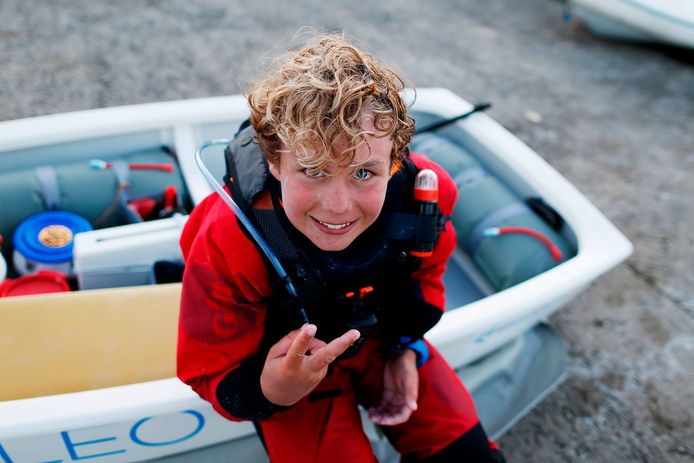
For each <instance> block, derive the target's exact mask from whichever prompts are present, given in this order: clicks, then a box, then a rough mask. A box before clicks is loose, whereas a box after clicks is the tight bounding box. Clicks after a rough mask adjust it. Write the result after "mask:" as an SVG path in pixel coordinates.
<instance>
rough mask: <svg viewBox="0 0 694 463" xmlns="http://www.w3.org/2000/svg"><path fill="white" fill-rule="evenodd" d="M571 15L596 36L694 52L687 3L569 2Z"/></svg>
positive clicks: (692, 7)
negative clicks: (649, 43)
mask: <svg viewBox="0 0 694 463" xmlns="http://www.w3.org/2000/svg"><path fill="white" fill-rule="evenodd" d="M569 3H570V6H571V10H572V12H573V13H574V14H575V15H576V16H577V17H579V18H580V19H581V20H582V21H583V22H584V23H585V24H586V25H587V26H588V28H589V29H590V30H591V31H593V32H595V33H596V34H599V35H603V36H606V37H610V38H616V39H621V40H630V41H637V42H662V43H666V44H669V45H675V46H679V47H686V48H694V2H691V1H689V0H570V2H569Z"/></svg>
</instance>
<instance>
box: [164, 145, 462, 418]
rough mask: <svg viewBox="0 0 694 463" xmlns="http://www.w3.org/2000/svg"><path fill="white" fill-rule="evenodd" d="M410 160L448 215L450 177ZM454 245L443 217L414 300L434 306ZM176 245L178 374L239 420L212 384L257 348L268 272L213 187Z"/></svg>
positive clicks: (440, 299) (440, 298)
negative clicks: (435, 183) (428, 173)
mask: <svg viewBox="0 0 694 463" xmlns="http://www.w3.org/2000/svg"><path fill="white" fill-rule="evenodd" d="M412 160H413V161H414V163H415V165H416V166H417V167H418V168H419V169H425V168H428V169H432V170H434V171H435V172H436V173H437V174H438V177H439V207H440V209H441V211H442V212H443V214H444V215H450V214H451V213H452V210H453V206H454V205H455V200H456V197H457V189H456V187H455V184H454V183H453V180H451V178H450V176H449V175H448V173H447V172H446V171H445V170H443V169H442V168H441V167H440V166H439V165H438V164H435V163H434V162H433V161H431V160H429V159H428V158H426V157H424V156H420V155H415V154H413V155H412ZM455 245H456V238H455V231H454V230H453V227H452V226H451V224H450V222H448V223H447V224H446V226H445V228H444V230H443V231H442V233H441V234H440V236H439V239H438V241H437V243H436V246H435V248H434V253H433V255H432V256H431V257H427V258H423V259H422V262H421V265H420V266H419V268H418V269H417V270H416V271H415V272H414V273H413V274H412V277H413V279H414V280H415V281H417V282H418V284H419V287H420V290H421V297H422V301H421V302H423V303H424V304H426V305H427V306H433V307H435V308H437V309H438V310H440V311H441V312H443V310H444V305H445V299H444V286H443V279H442V277H443V274H444V271H445V268H446V262H447V261H448V258H449V257H450V255H451V253H452V252H453V250H454V249H455ZM181 249H182V251H183V256H184V258H185V262H186V266H185V272H184V275H183V292H182V295H181V311H180V317H179V329H178V352H177V374H178V377H179V378H180V379H181V380H182V381H183V382H185V383H186V384H188V385H190V386H191V387H192V388H193V390H195V391H196V392H197V393H198V394H199V395H200V397H202V398H203V399H205V400H207V401H209V402H210V403H211V404H212V405H213V407H214V408H215V410H217V411H218V412H219V413H220V414H222V415H223V416H225V417H227V418H228V419H230V420H234V421H239V420H240V418H237V417H234V416H232V415H231V414H230V413H229V412H228V411H227V410H225V409H224V408H223V407H222V406H221V405H220V403H219V401H218V400H217V394H216V390H217V386H218V384H219V383H220V381H222V379H224V378H225V377H226V376H227V375H228V374H229V373H230V372H231V371H233V370H234V369H236V368H237V367H238V366H239V365H240V364H241V362H242V361H244V360H245V359H248V358H250V357H252V356H253V355H254V354H255V353H256V351H257V350H258V347H259V345H260V341H261V339H262V337H263V332H264V321H265V315H266V311H267V306H266V304H265V302H264V301H265V300H267V298H268V297H269V296H270V295H271V294H272V289H271V286H270V277H269V274H268V270H267V269H266V267H265V264H264V262H263V260H262V258H261V256H260V254H259V252H258V251H257V249H256V247H255V245H254V244H253V243H252V242H251V241H250V240H249V239H248V237H247V236H246V234H244V232H243V231H242V230H241V228H240V225H239V223H238V221H237V220H236V219H235V217H234V214H233V212H232V211H231V209H230V208H229V207H228V206H227V205H226V204H225V203H224V202H223V201H222V200H221V198H219V197H218V195H217V194H214V193H213V194H211V195H210V196H208V197H207V198H205V199H204V200H203V201H202V202H201V203H200V204H199V205H198V206H196V207H195V209H194V210H193V212H192V214H191V215H190V218H189V220H188V222H187V224H186V226H185V228H184V230H183V234H182V236H181ZM415 302H417V301H415ZM428 328H430V327H428ZM319 336H320V334H319ZM326 341H329V340H326Z"/></svg>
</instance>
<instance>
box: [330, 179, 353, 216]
mask: <svg viewBox="0 0 694 463" xmlns="http://www.w3.org/2000/svg"><path fill="white" fill-rule="evenodd" d="M350 205H351V199H350V195H349V192H348V191H347V189H346V188H344V186H340V185H331V186H330V187H329V188H328V189H327V191H326V192H325V193H324V200H323V207H324V208H325V209H326V210H327V211H329V212H331V213H333V214H344V213H345V212H348V211H349V208H350Z"/></svg>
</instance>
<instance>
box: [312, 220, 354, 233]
mask: <svg viewBox="0 0 694 463" xmlns="http://www.w3.org/2000/svg"><path fill="white" fill-rule="evenodd" d="M313 220H314V221H315V222H316V224H317V225H318V226H319V228H320V229H322V230H323V231H325V232H327V233H344V232H347V231H348V230H349V229H350V228H351V226H352V224H353V223H354V221H352V222H343V223H330V222H323V221H322V220H318V219H315V218H314V219H313Z"/></svg>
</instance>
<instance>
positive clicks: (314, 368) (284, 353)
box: [260, 324, 360, 406]
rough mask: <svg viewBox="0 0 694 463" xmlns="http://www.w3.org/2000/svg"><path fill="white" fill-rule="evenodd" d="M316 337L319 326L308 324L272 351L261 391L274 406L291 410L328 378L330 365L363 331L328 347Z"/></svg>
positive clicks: (292, 333)
mask: <svg viewBox="0 0 694 463" xmlns="http://www.w3.org/2000/svg"><path fill="white" fill-rule="evenodd" d="M315 334H316V325H308V324H307V325H304V326H302V327H301V329H298V330H294V331H292V332H291V333H289V334H288V335H286V336H285V337H283V338H282V339H280V340H279V341H278V342H277V344H275V345H274V346H272V347H271V348H270V352H268V355H267V358H266V359H265V366H264V367H263V372H262V373H261V375H260V387H261V389H262V391H263V394H264V395H265V397H267V399H268V400H269V401H270V402H272V403H274V404H277V405H285V406H287V405H293V404H295V403H296V402H298V401H299V400H301V398H303V397H304V396H305V395H306V394H308V393H309V392H311V391H312V390H313V388H315V387H316V386H317V385H318V383H320V382H321V380H322V379H323V378H324V377H325V375H326V374H327V372H328V365H330V364H331V363H332V362H333V361H334V360H335V359H336V358H337V357H339V356H340V355H341V354H342V353H343V352H344V351H346V350H347V349H348V348H349V346H351V345H352V344H354V342H355V341H356V340H357V339H359V336H360V334H359V331H357V330H349V331H347V332H346V333H345V334H343V335H342V336H340V337H339V338H335V339H333V340H332V341H331V342H330V344H326V343H324V342H323V341H321V340H320V339H316V338H315V337H314V336H315ZM307 353H308V354H310V355H307Z"/></svg>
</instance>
